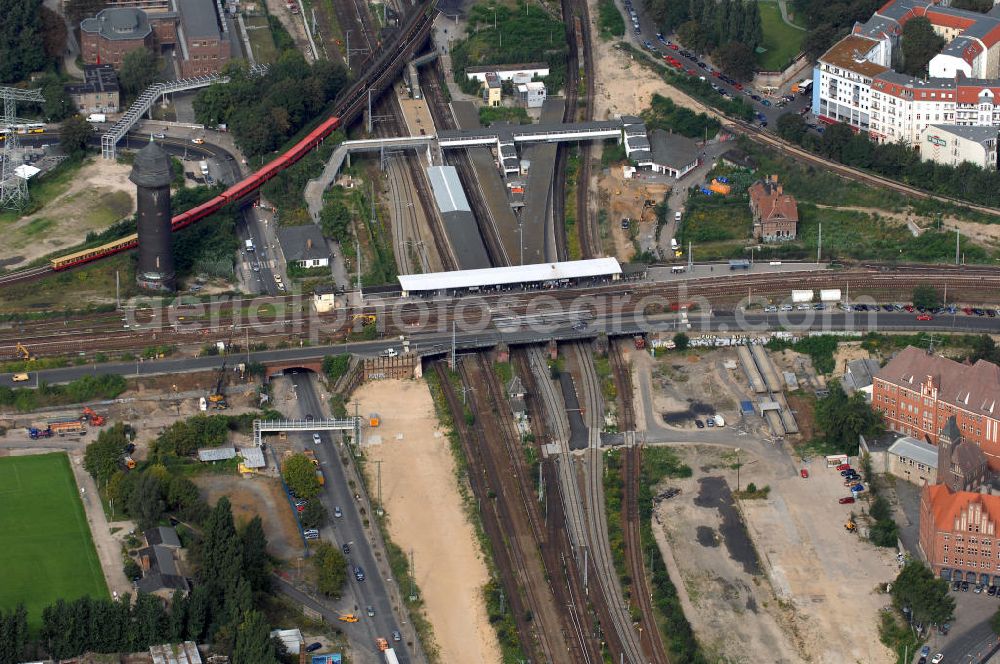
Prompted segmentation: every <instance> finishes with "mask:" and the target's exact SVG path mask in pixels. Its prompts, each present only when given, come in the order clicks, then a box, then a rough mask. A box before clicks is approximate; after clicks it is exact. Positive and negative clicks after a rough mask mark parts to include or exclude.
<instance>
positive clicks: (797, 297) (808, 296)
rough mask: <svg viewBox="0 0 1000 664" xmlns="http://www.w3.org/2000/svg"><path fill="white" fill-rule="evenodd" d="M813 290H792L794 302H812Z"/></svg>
mask: <svg viewBox="0 0 1000 664" xmlns="http://www.w3.org/2000/svg"><path fill="white" fill-rule="evenodd" d="M812 301H813V292H812V291H811V290H793V291H792V302H793V303H795V304H800V303H802V302H812Z"/></svg>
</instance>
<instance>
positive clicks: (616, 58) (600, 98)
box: [588, 0, 705, 120]
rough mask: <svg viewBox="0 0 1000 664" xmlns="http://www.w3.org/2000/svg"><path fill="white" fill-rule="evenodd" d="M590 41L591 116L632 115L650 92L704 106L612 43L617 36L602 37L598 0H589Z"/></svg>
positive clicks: (679, 102)
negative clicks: (592, 75) (593, 80)
mask: <svg viewBox="0 0 1000 664" xmlns="http://www.w3.org/2000/svg"><path fill="white" fill-rule="evenodd" d="M588 4H589V5H590V7H589V8H590V17H591V21H590V22H591V29H590V33H591V35H593V38H592V40H591V41H592V45H593V49H592V50H593V54H594V63H595V65H596V67H597V71H596V75H595V78H596V85H597V90H596V97H595V99H594V119H595V120H607V119H610V118H614V117H617V116H619V115H635V114H636V113H638V112H639V111H641V110H642V109H644V108H646V107H648V106H649V100H650V99H651V98H652V96H653V93H658V94H660V95H661V96H663V97H667V98H669V99H673V100H674V102H675V103H676V104H677V105H678V106H685V107H687V108H691V109H694V110H697V111H703V110H705V108H704V107H703V106H702V105H701V104H700V103H699V102H697V101H695V100H694V99H692V98H691V97H689V96H687V95H686V94H684V93H683V92H681V91H680V90H677V89H675V88H672V87H670V86H668V85H667V84H666V82H665V81H664V80H663V78H662V77H660V76H657V75H656V74H654V73H653V72H652V71H650V70H649V69H648V68H646V67H645V66H642V65H640V64H639V63H637V62H635V61H634V60H633V59H632V56H631V55H630V54H629V53H626V52H625V51H622V50H620V49H617V48H615V47H614V45H615V44H616V43H617V40H612V41H603V40H602V39H600V38H599V37H598V36H597V35H598V34H599V30H598V28H597V23H596V21H597V16H598V15H599V13H598V8H597V5H598V3H597V1H596V0H590V2H589V3H588Z"/></svg>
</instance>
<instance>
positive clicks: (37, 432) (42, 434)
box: [28, 427, 52, 440]
mask: <svg viewBox="0 0 1000 664" xmlns="http://www.w3.org/2000/svg"><path fill="white" fill-rule="evenodd" d="M51 437H52V429H39V428H38V427H29V428H28V438H31V439H32V440H37V439H39V438H51Z"/></svg>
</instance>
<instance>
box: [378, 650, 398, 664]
mask: <svg viewBox="0 0 1000 664" xmlns="http://www.w3.org/2000/svg"><path fill="white" fill-rule="evenodd" d="M382 654H383V655H384V656H385V664H399V659H397V658H396V651H395V650H393V649H392V648H386V649H385V650H383V651H382Z"/></svg>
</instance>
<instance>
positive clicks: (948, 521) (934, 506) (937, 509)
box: [924, 484, 1000, 531]
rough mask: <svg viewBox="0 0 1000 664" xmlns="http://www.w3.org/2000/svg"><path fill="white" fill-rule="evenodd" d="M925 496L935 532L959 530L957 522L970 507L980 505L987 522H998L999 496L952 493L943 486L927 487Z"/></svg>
mask: <svg viewBox="0 0 1000 664" xmlns="http://www.w3.org/2000/svg"><path fill="white" fill-rule="evenodd" d="M924 491H925V495H926V496H927V499H928V502H929V503H930V506H931V512H932V514H933V518H934V524H933V525H934V527H935V528H936V529H937V530H949V531H950V530H959V529H960V528H959V524H958V523H956V521H958V519H959V516H960V515H961V513H962V512H964V511H966V510H967V509H968V507H969V506H970V505H980V506H981V508H982V511H983V512H984V513H985V516H986V517H987V519H988V520H989V521H992V522H993V524H994V527H995V525H996V524H997V523H998V522H1000V496H991V495H989V494H985V493H977V492H975V491H952V490H951V489H949V488H948V487H947V486H946V485H944V484H935V485H933V486H932V485H927V486H925V487H924Z"/></svg>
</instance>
